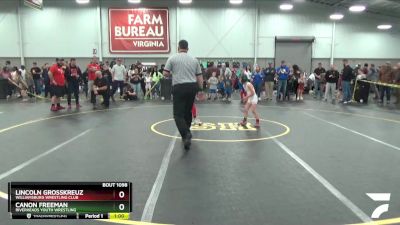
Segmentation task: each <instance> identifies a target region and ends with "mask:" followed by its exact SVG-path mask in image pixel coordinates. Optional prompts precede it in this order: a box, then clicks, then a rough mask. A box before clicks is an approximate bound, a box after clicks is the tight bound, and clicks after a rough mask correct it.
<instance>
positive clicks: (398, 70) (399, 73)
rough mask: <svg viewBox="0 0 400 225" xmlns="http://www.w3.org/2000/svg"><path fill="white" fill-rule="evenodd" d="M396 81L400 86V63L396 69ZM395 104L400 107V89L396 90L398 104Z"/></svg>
mask: <svg viewBox="0 0 400 225" xmlns="http://www.w3.org/2000/svg"><path fill="white" fill-rule="evenodd" d="M394 81H395V83H396V84H397V85H400V62H398V63H397V65H396V68H395V72H394ZM394 104H397V105H400V88H397V89H396V102H395V103H394Z"/></svg>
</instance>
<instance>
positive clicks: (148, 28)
mask: <svg viewBox="0 0 400 225" xmlns="http://www.w3.org/2000/svg"><path fill="white" fill-rule="evenodd" d="M108 26H109V32H110V34H109V35H110V37H109V38H110V40H109V44H110V52H111V53H134V54H142V53H169V51H170V47H169V15H168V9H166V8H163V9H153V8H149V9H146V8H138V9H109V10H108Z"/></svg>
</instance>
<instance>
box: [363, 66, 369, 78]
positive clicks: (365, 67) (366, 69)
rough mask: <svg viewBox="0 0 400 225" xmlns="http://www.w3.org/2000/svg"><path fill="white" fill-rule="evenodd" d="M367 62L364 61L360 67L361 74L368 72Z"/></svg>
mask: <svg viewBox="0 0 400 225" xmlns="http://www.w3.org/2000/svg"><path fill="white" fill-rule="evenodd" d="M368 66H369V65H368V63H364V67H363V68H362V73H363V74H366V75H367V74H368V72H369V69H368Z"/></svg>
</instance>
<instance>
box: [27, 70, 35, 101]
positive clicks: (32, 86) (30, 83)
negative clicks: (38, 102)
mask: <svg viewBox="0 0 400 225" xmlns="http://www.w3.org/2000/svg"><path fill="white" fill-rule="evenodd" d="M25 83H26V85H27V86H28V89H27V94H28V96H29V97H30V98H32V97H34V93H35V82H34V80H33V77H32V74H31V73H29V72H26V73H25Z"/></svg>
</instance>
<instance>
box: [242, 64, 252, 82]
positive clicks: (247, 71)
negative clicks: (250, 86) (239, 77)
mask: <svg viewBox="0 0 400 225" xmlns="http://www.w3.org/2000/svg"><path fill="white" fill-rule="evenodd" d="M243 75H244V76H246V77H247V80H248V81H250V80H251V67H250V65H247V66H246V67H245V68H244V70H243Z"/></svg>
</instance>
